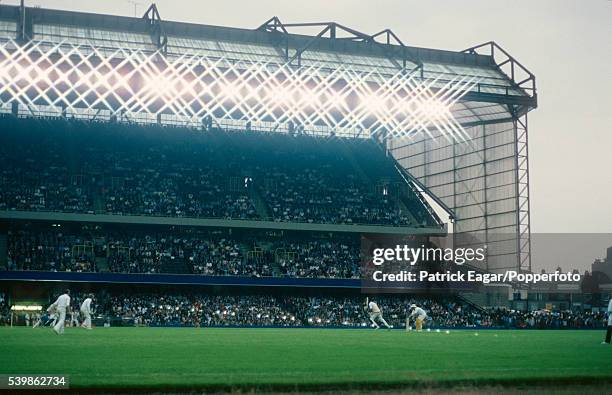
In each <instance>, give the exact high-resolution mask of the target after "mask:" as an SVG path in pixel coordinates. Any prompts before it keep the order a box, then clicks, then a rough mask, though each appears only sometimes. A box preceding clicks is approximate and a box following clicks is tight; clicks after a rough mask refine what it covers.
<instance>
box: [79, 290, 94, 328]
mask: <svg viewBox="0 0 612 395" xmlns="http://www.w3.org/2000/svg"><path fill="white" fill-rule="evenodd" d="M92 300H93V295H91V294H90V295H88V296H87V298H86V299H85V300H84V301H83V303H82V304H81V314H83V323H82V324H81V326H82V327H83V328H85V329H91V302H92Z"/></svg>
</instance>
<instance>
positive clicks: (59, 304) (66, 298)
mask: <svg viewBox="0 0 612 395" xmlns="http://www.w3.org/2000/svg"><path fill="white" fill-rule="evenodd" d="M53 304H54V305H55V308H56V310H57V315H58V316H59V317H58V319H57V323H56V324H55V326H54V327H53V331H54V332H55V333H57V334H58V335H61V334H62V333H64V327H65V325H66V309H67V308H68V307H69V306H70V291H69V290H66V291H64V293H63V294H61V295H60V296H59V297H58V298H57V300H56V301H55V303H53Z"/></svg>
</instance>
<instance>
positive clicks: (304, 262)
mask: <svg viewBox="0 0 612 395" xmlns="http://www.w3.org/2000/svg"><path fill="white" fill-rule="evenodd" d="M276 251H277V258H278V266H279V269H280V274H281V275H282V276H286V277H312V278H318V277H325V278H359V273H360V272H359V270H360V255H359V246H358V245H357V244H356V243H351V242H350V241H339V242H338V241H332V240H313V241H302V242H289V243H279V247H278V248H277V249H276Z"/></svg>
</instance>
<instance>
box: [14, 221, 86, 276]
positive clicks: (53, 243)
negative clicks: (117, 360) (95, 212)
mask: <svg viewBox="0 0 612 395" xmlns="http://www.w3.org/2000/svg"><path fill="white" fill-rule="evenodd" d="M7 268H8V270H41V271H52V272H57V271H60V272H95V271H96V265H95V256H94V254H93V247H92V245H91V242H88V241H86V240H85V239H84V238H83V235H79V234H66V233H63V232H61V231H59V232H58V231H56V232H54V231H48V232H30V231H28V230H25V229H20V230H15V229H13V230H10V231H9V232H8V238H7Z"/></svg>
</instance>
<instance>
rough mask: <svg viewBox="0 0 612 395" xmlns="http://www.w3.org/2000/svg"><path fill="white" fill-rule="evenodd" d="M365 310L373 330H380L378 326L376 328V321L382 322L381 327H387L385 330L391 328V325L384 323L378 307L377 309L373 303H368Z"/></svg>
mask: <svg viewBox="0 0 612 395" xmlns="http://www.w3.org/2000/svg"><path fill="white" fill-rule="evenodd" d="M367 310H368V311H369V312H370V321H372V326H373V327H374V329H378V328H380V326H378V324H377V323H376V320H378V321H380V322H382V323H383V325H384V326H386V327H387V329H391V328H393V327H392V326H391V325H389V324H387V321H385V319H384V318H383V316H382V311H381V310H380V307H378V305H377V304H376V303H375V302H369V303H368V306H367Z"/></svg>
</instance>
